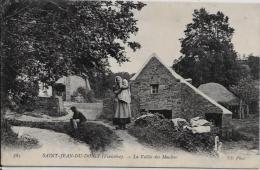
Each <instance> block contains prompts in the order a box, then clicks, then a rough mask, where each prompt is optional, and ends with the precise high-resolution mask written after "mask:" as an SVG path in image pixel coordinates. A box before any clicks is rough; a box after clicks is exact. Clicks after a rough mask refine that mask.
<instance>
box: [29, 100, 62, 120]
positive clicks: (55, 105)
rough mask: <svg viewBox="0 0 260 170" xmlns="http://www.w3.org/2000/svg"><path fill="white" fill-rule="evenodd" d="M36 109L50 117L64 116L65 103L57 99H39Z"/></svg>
mask: <svg viewBox="0 0 260 170" xmlns="http://www.w3.org/2000/svg"><path fill="white" fill-rule="evenodd" d="M34 108H35V109H36V110H41V111H42V112H43V113H45V114H47V115H50V116H62V115H64V110H63V101H62V99H61V98H57V97H55V98H54V97H39V98H38V100H37V101H36V104H35V107H34Z"/></svg>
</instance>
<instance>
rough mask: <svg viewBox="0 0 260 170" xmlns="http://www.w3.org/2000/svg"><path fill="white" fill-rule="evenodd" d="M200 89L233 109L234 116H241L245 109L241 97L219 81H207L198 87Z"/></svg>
mask: <svg viewBox="0 0 260 170" xmlns="http://www.w3.org/2000/svg"><path fill="white" fill-rule="evenodd" d="M198 89H199V90H200V91H202V92H203V93H205V94H206V95H207V96H209V97H210V98H212V99H214V100H215V101H216V102H218V103H219V104H221V105H222V106H224V107H226V108H227V109H229V110H230V111H232V113H233V115H232V117H233V118H239V117H240V116H239V115H241V112H244V111H245V104H244V103H241V102H240V100H239V98H238V97H236V96H235V95H234V94H233V93H232V92H230V91H229V90H228V89H226V88H225V87H224V86H222V85H221V84H218V83H213V82H212V83H206V84H202V85H200V86H199V87H198Z"/></svg>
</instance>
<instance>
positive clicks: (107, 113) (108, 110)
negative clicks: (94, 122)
mask: <svg viewBox="0 0 260 170" xmlns="http://www.w3.org/2000/svg"><path fill="white" fill-rule="evenodd" d="M114 114H115V103H114V98H113V97H110V98H106V99H104V100H103V110H102V114H101V115H100V116H99V118H100V119H107V120H112V119H113V116H114Z"/></svg>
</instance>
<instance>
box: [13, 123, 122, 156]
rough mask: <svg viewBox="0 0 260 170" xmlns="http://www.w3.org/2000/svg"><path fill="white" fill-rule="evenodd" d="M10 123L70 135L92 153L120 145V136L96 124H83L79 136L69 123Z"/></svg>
mask: <svg viewBox="0 0 260 170" xmlns="http://www.w3.org/2000/svg"><path fill="white" fill-rule="evenodd" d="M8 122H9V124H11V125H14V126H27V127H33V128H40V129H48V130H53V131H56V132H60V133H65V134H68V135H70V136H71V137H73V138H75V139H77V140H80V141H83V142H85V143H87V144H88V145H89V146H90V150H91V151H92V152H97V151H105V150H106V149H107V148H109V147H111V146H112V145H114V144H119V141H118V136H117V135H116V134H115V133H114V132H113V131H112V130H111V129H109V128H108V127H106V126H104V125H102V124H98V123H94V122H86V123H84V124H82V126H81V128H80V130H79V133H78V134H77V135H75V134H74V133H73V132H72V128H71V126H70V123H69V122H31V121H19V120H15V119H9V120H8Z"/></svg>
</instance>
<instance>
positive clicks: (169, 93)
mask: <svg viewBox="0 0 260 170" xmlns="http://www.w3.org/2000/svg"><path fill="white" fill-rule="evenodd" d="M151 84H159V92H158V94H151ZM130 86H131V94H132V100H133V102H132V106H133V107H134V109H132V113H133V115H136V114H138V109H139V112H140V111H143V110H146V111H149V110H172V113H173V114H175V113H177V112H179V110H180V107H179V106H180V93H179V91H180V87H181V86H180V83H179V82H178V80H177V79H175V78H174V77H173V76H172V74H171V73H170V71H169V70H168V69H167V68H165V66H164V65H163V64H162V63H161V62H160V61H159V60H158V59H156V58H155V57H154V58H151V60H150V61H149V63H148V64H147V65H146V66H145V68H143V70H142V72H141V73H140V74H139V76H138V77H137V78H136V79H135V80H134V81H132V82H130ZM138 103H139V108H138V106H137V105H138ZM173 106H174V107H173Z"/></svg>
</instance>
